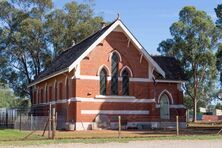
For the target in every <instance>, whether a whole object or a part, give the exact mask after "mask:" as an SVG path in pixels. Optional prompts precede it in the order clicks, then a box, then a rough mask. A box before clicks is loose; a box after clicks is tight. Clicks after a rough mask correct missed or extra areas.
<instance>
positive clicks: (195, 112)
mask: <svg viewBox="0 0 222 148" xmlns="http://www.w3.org/2000/svg"><path fill="white" fill-rule="evenodd" d="M193 71H194V87H193V122H196V119H197V79H196V78H197V73H196V66H195V68H194V70H193Z"/></svg>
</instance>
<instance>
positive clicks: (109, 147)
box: [20, 140, 222, 148]
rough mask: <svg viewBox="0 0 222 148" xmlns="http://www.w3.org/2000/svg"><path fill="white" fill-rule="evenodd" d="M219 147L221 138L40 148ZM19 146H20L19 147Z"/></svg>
mask: <svg viewBox="0 0 222 148" xmlns="http://www.w3.org/2000/svg"><path fill="white" fill-rule="evenodd" d="M37 147H39V146H26V147H25V148H37ZM73 147H75V148H104V147H105V148H125V147H127V148H146V147H147V148H163V147H164V148H221V147H222V140H210V141H208V140H195V141H192V140H153V141H131V142H128V143H99V144H83V143H68V144H50V145H41V148H73ZM20 148H21V147H20Z"/></svg>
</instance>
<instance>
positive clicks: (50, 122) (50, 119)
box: [48, 103, 52, 139]
mask: <svg viewBox="0 0 222 148" xmlns="http://www.w3.org/2000/svg"><path fill="white" fill-rule="evenodd" d="M51 109H52V104H51V103H50V104H49V132H48V138H49V139H50V138H51V125H52V118H51V115H52V110H51Z"/></svg>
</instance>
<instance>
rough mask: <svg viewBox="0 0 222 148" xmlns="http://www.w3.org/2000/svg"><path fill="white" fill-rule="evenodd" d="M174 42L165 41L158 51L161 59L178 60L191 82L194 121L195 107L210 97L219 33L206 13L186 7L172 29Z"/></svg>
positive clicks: (188, 85) (214, 73)
mask: <svg viewBox="0 0 222 148" xmlns="http://www.w3.org/2000/svg"><path fill="white" fill-rule="evenodd" d="M170 33H171V35H172V38H171V39H167V40H165V41H162V42H161V43H160V44H159V47H158V51H159V52H160V53H161V54H162V55H170V56H175V57H176V58H177V59H178V60H179V61H180V63H181V66H182V67H183V69H184V71H185V73H186V75H187V76H188V78H189V80H188V83H186V84H185V86H184V89H185V91H186V94H187V95H188V96H189V98H190V99H192V101H193V110H194V119H193V120H194V121H195V120H196V106H197V102H198V101H200V100H207V99H209V98H210V97H211V95H212V94H211V89H212V88H213V87H214V84H215V78H216V56H215V54H214V51H213V49H214V48H215V47H216V45H217V41H218V37H219V36H218V31H217V28H216V26H215V24H214V22H213V21H212V20H211V18H210V16H208V15H207V14H206V13H205V12H204V11H200V10H197V9H196V8H195V7H192V6H187V7H184V8H183V9H182V10H181V11H180V12H179V20H178V21H177V22H175V23H173V24H172V25H171V27H170Z"/></svg>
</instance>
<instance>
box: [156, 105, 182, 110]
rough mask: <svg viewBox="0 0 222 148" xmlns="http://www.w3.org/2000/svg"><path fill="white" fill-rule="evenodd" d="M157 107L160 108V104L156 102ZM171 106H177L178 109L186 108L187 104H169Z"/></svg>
mask: <svg viewBox="0 0 222 148" xmlns="http://www.w3.org/2000/svg"><path fill="white" fill-rule="evenodd" d="M156 108H160V104H156ZM169 108H176V109H178V108H184V109H185V108H186V106H185V105H183V104H173V105H172V104H171V105H169Z"/></svg>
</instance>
